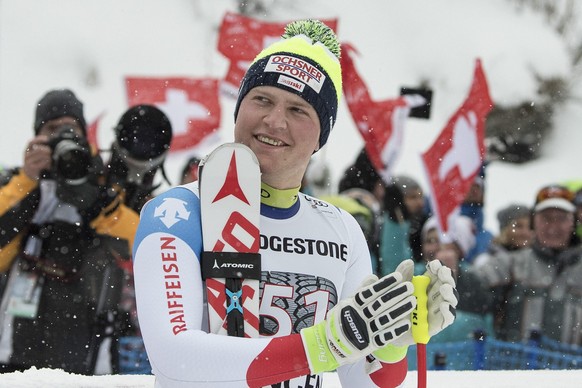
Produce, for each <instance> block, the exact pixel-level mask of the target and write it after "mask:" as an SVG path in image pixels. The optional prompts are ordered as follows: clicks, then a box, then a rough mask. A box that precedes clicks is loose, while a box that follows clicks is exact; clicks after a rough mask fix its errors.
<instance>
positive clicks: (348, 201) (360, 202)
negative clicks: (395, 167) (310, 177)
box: [321, 188, 381, 272]
mask: <svg viewBox="0 0 582 388" xmlns="http://www.w3.org/2000/svg"><path fill="white" fill-rule="evenodd" d="M321 199H323V200H325V201H327V202H329V203H331V204H332V205H335V206H337V207H339V208H341V209H343V210H345V211H347V212H348V213H350V214H351V215H352V216H353V217H354V218H355V219H356V221H358V224H359V225H360V228H361V229H362V231H363V232H364V237H365V238H366V241H367V243H368V249H369V250H370V255H371V257H372V270H373V271H374V272H375V271H376V267H375V266H376V265H377V264H376V263H377V258H378V246H379V228H380V225H379V222H380V219H381V215H380V204H379V203H378V201H376V198H375V197H374V196H373V195H372V194H371V193H370V192H369V191H366V190H364V189H358V188H352V189H348V190H346V191H342V192H341V193H339V194H338V195H334V196H331V195H330V196H323V197H321Z"/></svg>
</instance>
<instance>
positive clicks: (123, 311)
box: [107, 104, 172, 337]
mask: <svg viewBox="0 0 582 388" xmlns="http://www.w3.org/2000/svg"><path fill="white" fill-rule="evenodd" d="M114 131H115V140H114V141H113V144H112V146H111V156H110V159H109V162H108V164H107V167H108V169H107V182H108V185H110V186H112V187H114V188H115V189H116V190H117V191H119V192H120V193H121V195H122V196H123V200H124V203H125V205H126V206H128V207H130V208H132V209H133V210H135V211H136V212H138V213H139V212H140V210H141V208H142V207H143V205H144V204H145V203H146V202H147V201H148V200H150V199H151V198H153V197H154V195H155V194H154V193H155V191H156V190H157V189H158V188H159V187H160V185H161V182H159V183H155V182H154V180H155V177H156V174H157V172H158V171H160V172H161V173H162V177H163V178H164V179H165V180H166V182H167V183H168V184H169V183H170V182H169V181H168V179H167V177H166V174H165V170H164V161H165V159H166V156H167V154H168V152H169V148H170V143H171V141H172V125H171V123H170V120H169V118H168V117H167V116H166V115H165V114H164V112H162V111H161V110H160V109H158V108H157V107H155V106H153V105H147V104H140V105H135V106H132V107H130V108H128V109H127V110H126V111H125V112H124V113H123V114H122V115H121V117H120V118H119V121H118V123H117V125H116V126H115V128H114ZM124 264H125V265H124V266H123V273H124V282H123V286H122V292H121V300H120V303H119V317H120V318H119V322H120V327H119V329H118V331H119V336H121V337H136V336H140V335H141V333H140V329H139V322H138V319H137V311H136V307H135V288H134V280H133V267H132V265H131V261H126V262H124Z"/></svg>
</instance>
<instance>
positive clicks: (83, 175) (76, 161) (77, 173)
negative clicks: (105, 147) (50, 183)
mask: <svg viewBox="0 0 582 388" xmlns="http://www.w3.org/2000/svg"><path fill="white" fill-rule="evenodd" d="M48 145H49V146H50V147H51V149H52V158H53V161H52V173H53V177H54V178H55V179H57V180H59V181H62V182H64V183H66V184H67V185H71V186H78V185H81V184H83V183H85V182H87V180H88V177H89V172H90V168H91V163H92V156H91V150H90V149H89V143H88V142H87V139H85V138H84V137H83V136H80V135H79V134H77V133H76V132H75V129H74V128H73V127H72V126H70V125H66V124H65V125H63V126H61V127H60V128H59V129H58V130H57V132H56V134H55V135H54V136H52V137H51V138H50V140H49V142H48Z"/></svg>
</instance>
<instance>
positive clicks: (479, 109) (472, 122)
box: [422, 59, 493, 232]
mask: <svg viewBox="0 0 582 388" xmlns="http://www.w3.org/2000/svg"><path fill="white" fill-rule="evenodd" d="M492 108H493V102H492V101H491V97H490V96H489V89H488V86H487V79H486V78H485V73H484V71H483V68H482V66H481V61H480V60H479V59H477V61H476V65H475V73H474V76H473V84H472V86H471V90H470V91H469V95H468V96H467V98H466V99H465V101H464V102H463V104H462V105H461V107H460V108H459V109H458V110H457V111H456V112H455V114H454V115H453V116H452V117H451V118H450V119H449V121H448V123H447V124H446V126H445V127H444V129H443V130H442V132H441V133H440V134H439V136H438V137H437V139H436V140H435V141H434V143H433V144H432V146H431V147H430V148H429V149H428V150H427V151H426V152H425V153H423V154H422V160H423V164H424V167H425V170H426V173H427V176H428V183H429V186H430V192H431V202H432V207H433V211H434V213H435V215H436V217H437V220H438V223H439V227H440V228H441V231H442V232H447V230H448V229H449V220H450V219H451V218H452V217H454V215H455V214H456V213H457V210H458V207H459V205H460V204H461V202H463V199H464V198H465V196H466V195H467V192H468V191H469V189H470V187H471V184H472V183H473V181H474V180H475V177H476V175H477V174H478V173H479V170H480V168H481V165H482V164H483V159H484V156H485V143H484V139H485V119H486V117H487V114H488V113H489V111H490V110H491V109H492Z"/></svg>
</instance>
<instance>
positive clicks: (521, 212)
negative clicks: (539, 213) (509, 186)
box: [497, 204, 531, 229]
mask: <svg viewBox="0 0 582 388" xmlns="http://www.w3.org/2000/svg"><path fill="white" fill-rule="evenodd" d="M529 216H531V209H530V208H529V207H528V206H525V205H519V204H511V205H509V206H507V207H505V208H503V209H501V210H500V211H498V212H497V221H499V229H505V228H506V227H507V226H509V225H511V223H512V222H513V221H515V220H517V219H519V218H523V217H529Z"/></svg>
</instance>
